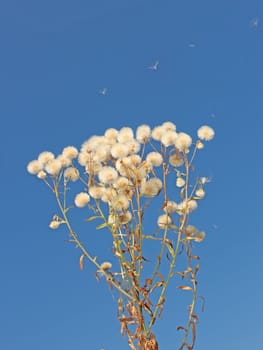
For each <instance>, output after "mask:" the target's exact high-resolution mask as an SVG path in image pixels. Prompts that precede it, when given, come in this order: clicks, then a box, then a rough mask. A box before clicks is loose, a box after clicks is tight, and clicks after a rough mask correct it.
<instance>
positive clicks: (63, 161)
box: [56, 154, 72, 168]
mask: <svg viewBox="0 0 263 350" xmlns="http://www.w3.org/2000/svg"><path fill="white" fill-rule="evenodd" d="M56 159H57V160H59V161H60V163H61V166H62V168H66V167H68V166H70V165H71V164H72V159H71V158H68V157H66V156H64V155H63V154H59V155H58V156H57V158H56Z"/></svg>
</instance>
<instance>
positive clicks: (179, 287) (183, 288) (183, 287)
mask: <svg viewBox="0 0 263 350" xmlns="http://www.w3.org/2000/svg"><path fill="white" fill-rule="evenodd" d="M176 288H178V289H182V290H193V288H192V287H189V286H178V287H176Z"/></svg>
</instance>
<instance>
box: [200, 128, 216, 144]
mask: <svg viewBox="0 0 263 350" xmlns="http://www.w3.org/2000/svg"><path fill="white" fill-rule="evenodd" d="M197 135H198V137H199V139H201V140H205V141H210V140H212V139H213V137H214V136H215V131H214V129H212V128H211V127H210V126H207V125H203V126H201V127H200V128H199V129H198V130H197Z"/></svg>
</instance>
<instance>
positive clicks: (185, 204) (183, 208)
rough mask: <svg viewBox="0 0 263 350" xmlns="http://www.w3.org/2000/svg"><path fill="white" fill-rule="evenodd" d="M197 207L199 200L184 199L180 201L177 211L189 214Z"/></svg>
mask: <svg viewBox="0 0 263 350" xmlns="http://www.w3.org/2000/svg"><path fill="white" fill-rule="evenodd" d="M196 208H197V202H196V201H195V200H194V199H190V200H187V201H186V200H184V201H182V202H181V203H179V204H178V205H177V209H176V211H177V212H178V213H179V214H183V213H186V214H189V213H191V212H192V211H193V210H195V209H196Z"/></svg>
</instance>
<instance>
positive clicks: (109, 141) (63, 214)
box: [27, 122, 214, 350]
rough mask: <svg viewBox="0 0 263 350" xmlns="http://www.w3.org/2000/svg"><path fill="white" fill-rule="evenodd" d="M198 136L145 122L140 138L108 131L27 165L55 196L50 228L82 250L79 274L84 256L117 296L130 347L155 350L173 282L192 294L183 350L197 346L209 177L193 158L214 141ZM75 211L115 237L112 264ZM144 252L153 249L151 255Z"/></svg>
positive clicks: (207, 132)
mask: <svg viewBox="0 0 263 350" xmlns="http://www.w3.org/2000/svg"><path fill="white" fill-rule="evenodd" d="M197 136H198V137H197V140H196V142H194V143H193V141H192V138H191V136H189V135H188V134H186V133H184V132H178V131H177V130H176V126H175V125H174V124H173V123H171V122H165V123H163V124H162V125H159V126H156V127H155V128H153V129H152V130H151V128H150V127H149V126H148V125H141V126H139V127H138V128H137V130H136V135H134V132H133V130H132V129H131V128H129V127H124V128H122V129H121V130H116V129H113V128H111V129H108V130H106V132H105V133H104V135H103V136H92V137H90V138H89V139H88V140H87V141H85V142H84V143H83V144H82V146H81V149H80V151H78V150H77V149H76V148H75V147H73V146H68V147H66V148H64V149H63V151H62V153H61V154H60V155H58V156H57V157H55V156H54V154H53V153H51V152H47V151H45V152H42V153H40V154H39V156H38V159H37V160H33V161H31V162H30V163H29V164H28V166H27V170H28V172H29V173H31V174H34V175H36V176H37V177H38V178H39V179H41V180H42V181H43V182H44V183H45V184H46V185H47V186H48V188H49V189H50V190H51V191H52V192H53V193H54V195H55V197H56V201H57V204H58V208H59V210H60V212H59V214H57V215H54V217H53V218H52V220H51V222H50V225H49V226H50V228H51V229H57V228H59V227H60V226H66V227H67V230H68V233H69V239H68V241H69V242H72V243H74V244H75V245H77V247H78V248H79V249H80V259H79V267H80V269H81V270H82V269H83V263H84V260H85V259H87V260H88V261H89V262H90V263H92V264H93V265H94V268H95V275H96V277H97V279H100V278H103V277H104V278H105V280H106V281H107V283H108V284H109V286H110V287H111V288H112V289H113V290H115V291H116V293H118V305H117V315H118V319H119V321H120V328H121V334H125V335H126V336H127V341H128V344H129V347H130V348H131V349H132V350H137V349H138V350H157V349H158V343H157V340H156V336H155V335H154V333H153V328H154V325H155V323H156V320H157V319H158V318H159V317H160V316H161V314H162V311H163V308H164V306H165V302H166V299H165V295H166V291H167V288H168V285H169V283H170V281H171V280H172V279H174V278H175V279H177V280H178V281H180V282H177V283H178V285H177V288H178V289H180V290H182V291H183V292H186V293H192V301H191V304H190V305H189V307H188V321H187V323H186V325H185V326H178V328H177V329H178V330H181V331H182V332H183V336H182V339H181V344H180V345H179V350H183V349H188V350H190V349H191V350H192V349H193V348H194V345H195V340H196V324H197V322H198V316H197V314H196V312H195V306H196V301H197V298H199V297H200V296H198V294H197V274H198V271H199V268H200V265H199V263H198V260H199V257H198V256H196V255H194V254H193V253H192V248H193V244H195V242H198V243H199V242H201V241H202V240H203V239H204V237H205V233H204V232H203V231H199V230H198V229H197V228H196V227H195V226H194V225H193V224H192V223H191V221H190V215H191V213H192V211H194V210H196V209H197V206H198V202H199V201H200V200H202V199H203V198H204V196H205V185H206V184H207V182H209V180H208V179H207V178H206V177H199V176H198V175H197V174H196V171H195V167H194V164H193V161H194V159H195V156H196V154H197V151H198V150H201V149H202V148H203V147H204V141H209V140H211V139H212V138H213V137H214V130H213V129H212V128H211V127H209V126H202V127H200V128H199V129H198V131H197ZM70 182H71V183H72V182H81V184H82V188H83V189H82V192H80V193H78V194H76V196H75V201H74V204H75V205H73V203H68V191H69V183H70ZM71 187H72V186H71ZM75 207H78V208H84V209H85V210H87V211H88V212H89V213H92V215H91V216H89V217H88V218H87V220H86V221H87V222H90V221H93V220H97V221H98V226H97V229H98V230H100V229H103V228H106V229H108V230H109V232H110V233H111V237H112V254H113V261H112V263H111V262H108V261H104V262H103V259H102V260H101V261H100V259H99V258H98V257H97V256H96V255H94V254H92V253H91V252H90V251H89V250H88V249H87V248H86V247H85V244H84V243H83V241H82V240H81V238H80V233H79V232H77V231H76V230H75V228H73V227H72V224H71V222H70V219H69V216H68V213H69V212H72V210H73V209H74V208H75ZM154 208H155V209H154ZM156 208H157V209H156ZM155 212H156V213H157V216H156V218H155V220H154V222H155V224H154V228H153V227H152V226H153V225H152V222H153V221H152V217H153V215H154V213H155ZM147 214H148V217H147ZM149 215H150V220H151V223H150V224H149ZM147 220H148V226H149V227H147ZM145 251H148V252H149V251H152V253H151V256H146V254H145ZM148 254H149V253H148ZM183 257H184V259H185V258H186V259H185V260H186V266H185V268H184V269H183V270H179V269H178V268H177V266H178V258H180V259H183ZM182 280H183V283H182V282H181V281H182ZM200 298H201V297H200Z"/></svg>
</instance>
